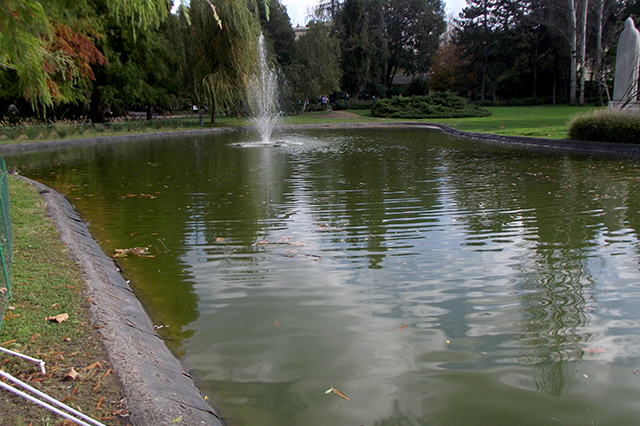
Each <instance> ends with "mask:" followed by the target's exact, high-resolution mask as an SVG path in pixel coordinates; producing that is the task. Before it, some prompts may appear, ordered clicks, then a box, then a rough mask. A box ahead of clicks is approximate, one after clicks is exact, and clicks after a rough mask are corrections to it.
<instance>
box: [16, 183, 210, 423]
mask: <svg viewBox="0 0 640 426" xmlns="http://www.w3.org/2000/svg"><path fill="white" fill-rule="evenodd" d="M20 178H21V179H23V180H25V181H26V182H28V183H30V184H32V185H34V186H35V187H36V188H37V190H38V192H39V193H40V194H41V196H42V199H43V200H44V202H45V204H46V208H47V211H48V214H49V216H50V217H51V218H52V219H53V221H54V223H55V224H56V227H57V228H58V231H59V232H60V239H61V240H62V242H63V243H64V244H65V245H66V247H67V249H68V252H69V255H70V257H71V258H72V259H73V260H74V261H76V262H77V264H78V265H79V266H80V269H81V272H82V277H83V279H84V281H85V283H86V297H87V299H88V300H89V301H90V303H89V307H90V310H91V317H92V321H93V325H94V327H95V328H97V329H98V331H99V333H100V336H101V338H102V339H103V342H104V346H105V348H106V350H107V354H108V357H109V363H110V364H111V366H112V367H113V370H115V372H116V373H117V376H118V378H119V379H120V381H121V383H122V385H123V390H124V395H125V397H126V404H127V407H128V409H129V413H130V421H131V423H132V424H134V425H136V426H143V425H144V426H157V425H168V424H177V425H212V426H220V425H222V422H221V421H220V420H219V418H218V416H217V414H216V413H215V411H214V410H213V409H212V408H211V406H210V405H209V404H208V403H207V402H206V401H205V400H204V397H203V396H202V395H201V394H200V392H199V390H198V389H197V387H196V386H195V384H194V383H193V380H192V379H191V378H190V377H189V375H188V374H187V373H186V372H185V371H184V369H183V367H182V365H181V364H180V362H179V361H178V360H177V359H176V358H175V357H174V356H173V354H171V352H170V351H169V349H168V348H167V347H166V345H165V344H164V342H163V341H162V340H161V339H160V338H159V337H158V335H157V334H156V333H155V332H154V329H153V324H152V323H151V322H150V320H149V318H148V316H147V315H146V313H145V311H144V309H143V308H142V305H141V304H140V302H139V301H138V300H137V299H136V297H135V295H134V294H133V292H132V291H131V288H130V287H129V284H128V282H126V281H125V279H124V278H123V277H122V275H121V274H120V272H119V271H118V267H117V264H116V263H115V262H114V261H113V259H111V258H109V257H108V256H106V255H105V254H104V253H103V252H102V250H101V249H100V247H99V246H98V244H97V242H96V241H95V240H94V239H93V238H92V236H91V233H90V232H89V229H88V228H87V225H86V224H85V222H83V221H82V219H81V218H80V217H79V215H78V213H77V212H76V211H75V209H74V208H73V207H72V206H71V204H69V202H68V201H67V200H66V198H65V197H64V196H63V195H62V194H60V193H58V192H56V191H55V190H53V189H51V188H49V187H47V186H45V185H43V184H41V183H39V182H36V181H33V180H30V179H27V178H24V177H20Z"/></svg>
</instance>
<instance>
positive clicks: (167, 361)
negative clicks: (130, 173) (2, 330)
mask: <svg viewBox="0 0 640 426" xmlns="http://www.w3.org/2000/svg"><path fill="white" fill-rule="evenodd" d="M376 127H380V128H382V127H387V128H401V127H412V128H431V129H439V130H441V131H443V132H444V133H447V134H449V135H452V136H457V137H463V138H467V139H473V140H477V141H481V142H493V143H496V142H497V143H504V144H509V145H513V144H517V145H526V146H532V147H539V148H544V149H552V150H561V151H566V152H574V153H584V154H593V153H599V154H613V155H616V156H623V157H627V158H632V159H637V158H640V145H635V144H617V143H608V142H587V141H572V140H565V139H544V138H531V137H524V136H504V135H495V134H488V133H473V132H465V131H461V130H456V129H454V128H451V127H449V126H446V125H444V124H440V123H406V122H390V123H344V124H307V125H304V124H303V125H290V126H280V127H279V128H280V129H301V130H303V129H357V128H376ZM250 129H251V128H249V127H219V128H212V129H195V130H179V131H169V132H154V133H141V134H134V135H129V134H126V135H117V136H100V137H93V138H83V139H54V140H48V141H37V142H22V143H14V144H4V145H0V155H1V154H6V153H17V152H30V151H40V150H48V149H58V148H65V147H75V146H89V145H95V144H107V143H113V142H123V141H129V140H141V139H162V138H166V137H170V136H186V135H198V134H216V133H228V132H236V131H248V130H250ZM18 177H19V178H20V179H22V180H24V181H26V182H28V183H30V184H32V185H34V186H35V187H36V188H37V189H38V192H39V193H40V194H41V196H42V198H43V200H44V202H45V204H46V206H47V210H48V213H49V215H50V217H51V218H52V219H53V221H54V223H55V224H56V227H57V228H58V231H59V232H60V239H61V240H62V242H63V243H64V244H66V245H67V247H68V249H69V254H70V256H71V258H72V259H73V260H74V261H76V262H77V263H78V264H79V265H80V269H81V271H82V275H83V278H84V281H85V282H86V284H87V296H88V297H89V298H90V300H91V304H90V306H91V312H92V318H93V321H94V324H95V325H96V326H98V327H100V329H99V332H100V334H101V335H102V338H103V342H104V345H105V347H106V349H107V353H108V354H109V357H110V359H109V361H110V362H111V364H112V365H113V367H114V370H115V371H116V373H117V374H118V377H119V379H120V381H121V383H122V384H123V389H124V392H125V395H126V397H127V405H128V408H129V410H130V412H131V417H130V421H131V422H132V424H134V425H136V426H157V425H162V424H178V425H180V424H182V425H198V424H200V425H211V426H222V425H223V424H224V423H223V422H222V421H221V420H220V417H219V416H218V414H217V413H216V411H215V409H213V408H212V407H211V405H210V404H208V403H207V402H206V401H205V400H204V397H203V395H202V394H201V393H200V391H199V389H198V388H197V387H196V385H195V383H194V381H193V379H192V378H191V377H190V376H189V375H188V374H187V373H186V371H185V370H184V367H183V366H182V364H181V363H180V361H179V360H178V359H177V358H176V357H175V356H174V355H173V354H172V353H171V351H170V350H169V349H168V347H167V346H166V345H165V344H164V342H163V341H162V340H161V339H160V338H159V336H158V335H157V334H156V333H155V332H154V330H153V324H152V323H151V321H150V319H149V317H148V315H147V313H146V311H145V310H144V308H143V307H142V305H141V304H140V302H139V301H138V299H137V298H136V296H135V294H134V293H133V291H132V290H131V288H130V287H129V284H128V282H127V281H125V279H124V278H123V276H122V275H121V274H120V272H119V271H118V269H117V265H116V263H114V261H113V259H111V258H109V257H108V256H107V255H106V254H105V253H104V252H103V251H102V249H101V248H100V247H99V246H98V244H97V242H96V241H95V240H94V239H93V237H92V236H91V233H90V231H89V229H88V227H87V224H86V223H85V222H84V221H83V220H82V219H81V218H80V216H79V214H78V213H77V211H76V210H75V208H74V207H73V206H72V205H71V204H70V203H69V201H68V200H67V199H66V198H65V197H64V196H63V195H62V194H60V193H58V192H57V191H55V190H54V189H52V188H50V187H48V186H46V185H44V184H42V183H40V182H37V181H34V180H31V179H28V178H26V177H23V176H19V175H18Z"/></svg>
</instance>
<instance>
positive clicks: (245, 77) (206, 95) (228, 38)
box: [188, 0, 260, 123]
mask: <svg viewBox="0 0 640 426" xmlns="http://www.w3.org/2000/svg"><path fill="white" fill-rule="evenodd" d="M214 5H215V12H216V13H215V14H214V13H213V10H212V9H213V6H214ZM190 15H191V22H192V25H191V27H190V31H189V32H190V34H189V39H190V40H189V45H190V46H191V48H190V50H189V52H188V53H189V59H188V63H189V66H190V67H191V77H192V81H193V85H194V91H195V93H196V94H197V97H198V98H199V99H200V100H201V103H202V104H204V103H207V104H209V105H211V122H212V123H215V117H216V109H217V108H221V109H222V108H225V109H230V108H233V107H235V106H236V104H237V103H238V102H242V101H243V100H244V99H245V98H246V88H247V83H248V81H249V79H250V78H251V76H253V75H254V74H255V73H256V67H257V53H258V50H257V43H258V35H259V32H260V29H259V25H258V17H257V16H255V15H254V14H253V13H252V12H251V11H250V10H249V8H248V7H247V3H246V2H245V1H243V0H226V1H223V0H218V1H214V2H213V3H211V2H209V0H192V1H191V5H190Z"/></svg>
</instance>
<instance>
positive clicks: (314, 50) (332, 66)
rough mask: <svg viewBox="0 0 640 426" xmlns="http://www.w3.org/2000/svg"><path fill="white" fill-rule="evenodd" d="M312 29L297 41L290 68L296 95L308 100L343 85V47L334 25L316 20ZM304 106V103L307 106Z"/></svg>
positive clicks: (290, 77)
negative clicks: (333, 29) (341, 51)
mask: <svg viewBox="0 0 640 426" xmlns="http://www.w3.org/2000/svg"><path fill="white" fill-rule="evenodd" d="M307 26H308V28H309V31H307V32H306V33H305V34H304V35H302V36H301V37H300V39H299V40H298V41H297V42H296V53H295V56H294V58H293V61H292V62H291V66H290V67H289V68H288V78H289V81H291V83H292V86H293V91H294V93H293V94H294V96H297V97H298V99H300V100H304V104H303V105H304V106H306V104H307V101H309V100H310V99H314V98H316V97H317V96H319V95H321V94H328V93H331V92H333V91H335V90H338V89H339V88H340V76H341V73H340V47H339V42H338V40H337V38H336V37H335V36H334V35H333V34H332V30H331V25H330V24H327V23H324V22H321V21H312V22H310V23H309V24H308V25H307ZM303 108H304V107H303Z"/></svg>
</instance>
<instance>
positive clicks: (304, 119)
mask: <svg viewBox="0 0 640 426" xmlns="http://www.w3.org/2000/svg"><path fill="white" fill-rule="evenodd" d="M487 109H488V110H489V111H491V113H492V114H491V116H489V117H471V118H442V119H420V120H410V119H406V120H399V119H388V118H378V117H374V116H373V115H371V111H369V110H348V111H319V112H308V113H305V114H300V115H296V116H291V117H282V119H281V123H282V124H284V125H300V124H348V123H385V122H395V123H397V122H410V123H415V122H418V123H429V122H430V123H443V124H446V125H448V126H451V127H453V128H455V129H458V130H463V131H467V132H478V133H492V134H498V135H507V136H530V137H538V138H551V139H567V138H568V130H569V127H568V123H569V120H570V119H571V117H573V116H574V115H576V114H578V113H584V112H587V111H591V110H593V109H600V108H596V107H593V106H587V107H577V106H575V107H573V106H566V105H558V106H551V105H541V106H530V107H489V108H487ZM156 121H157V123H160V124H162V123H163V122H166V123H167V124H166V125H157V126H153V125H145V126H143V125H139V126H138V127H136V126H133V125H130V128H129V130H128V131H122V129H121V127H122V126H124V124H123V123H119V124H118V125H117V126H114V127H113V128H112V129H109V130H108V131H104V130H103V131H100V132H94V131H91V127H90V126H88V127H87V129H86V130H83V134H82V135H80V134H76V133H73V132H68V137H67V138H82V137H84V138H86V137H99V136H107V135H108V136H117V135H124V134H133V133H153V132H159V131H172V130H182V129H184V128H186V127H185V125H184V124H183V125H177V124H176V123H178V121H183V122H184V123H190V124H189V126H188V128H199V121H198V117H197V116H190V117H186V118H180V119H169V120H165V119H163V118H159V119H156ZM192 125H193V126H195V127H191V126H192ZM250 125H251V120H250V119H248V118H236V117H217V118H216V123H215V124H214V125H212V124H211V123H210V122H209V117H208V116H207V117H204V126H205V127H238V126H250ZM22 133H23V134H26V130H23V131H22ZM36 133H37V132H36ZM56 134H57V133H49V135H54V136H49V139H50V138H51V137H55V135H56ZM23 136H24V135H23ZM37 140H44V139H37V138H36V139H27V138H26V136H24V137H22V138H14V139H7V138H0V144H7V143H19V142H26V141H37Z"/></svg>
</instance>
